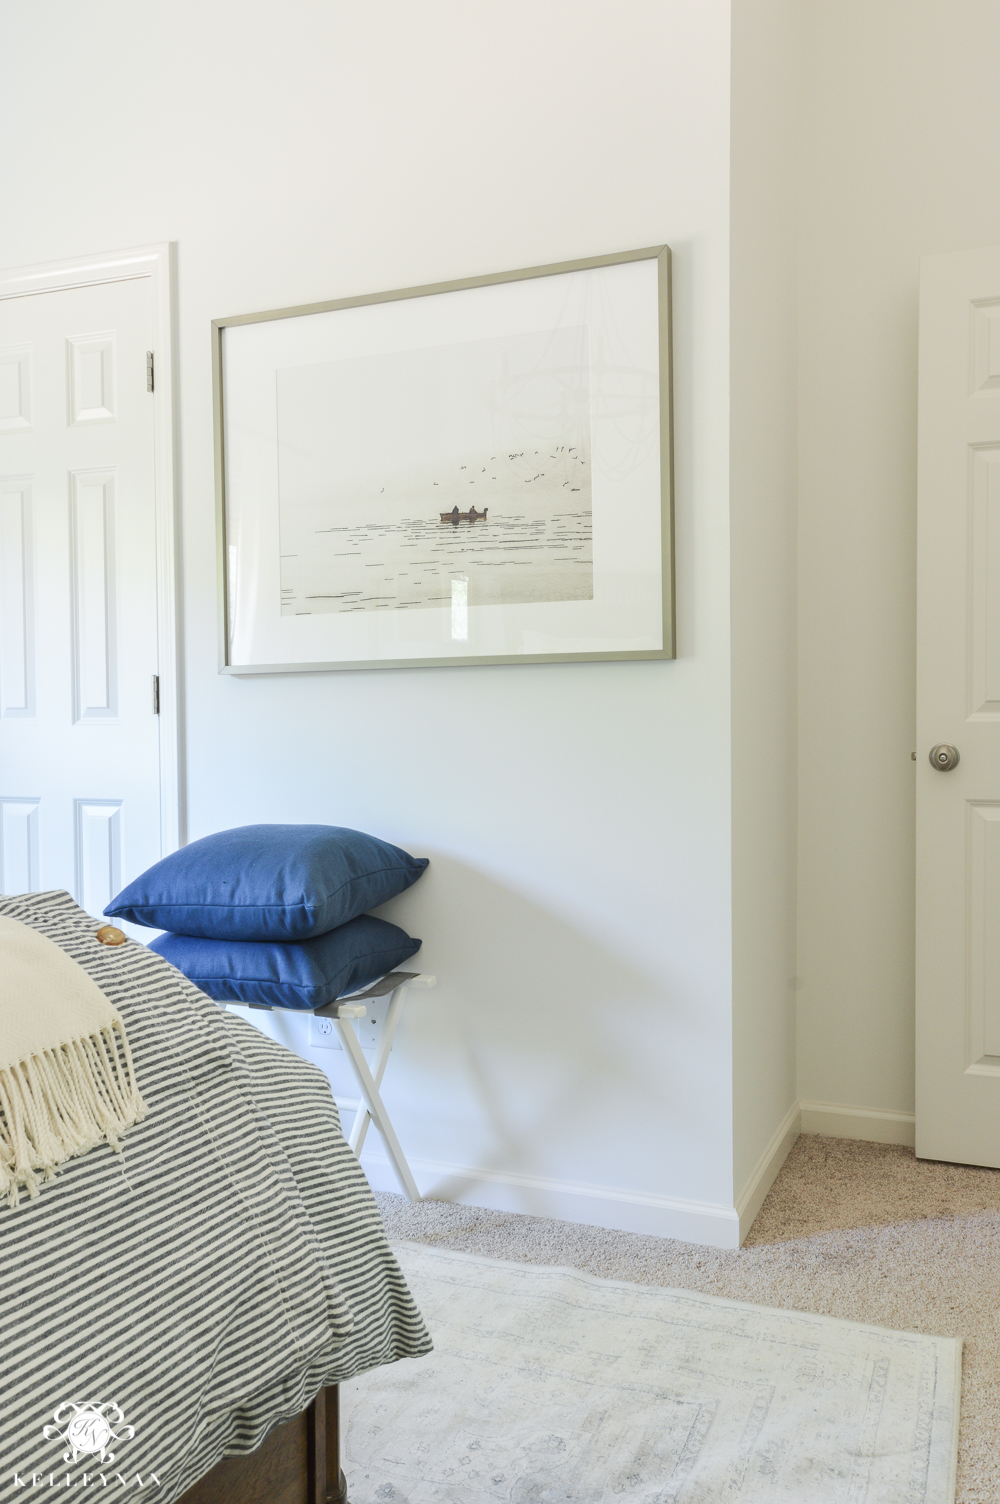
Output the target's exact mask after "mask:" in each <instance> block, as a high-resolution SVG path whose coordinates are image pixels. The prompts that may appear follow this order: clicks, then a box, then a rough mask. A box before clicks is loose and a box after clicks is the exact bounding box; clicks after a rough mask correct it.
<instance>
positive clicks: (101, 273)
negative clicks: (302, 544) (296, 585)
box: [0, 241, 184, 857]
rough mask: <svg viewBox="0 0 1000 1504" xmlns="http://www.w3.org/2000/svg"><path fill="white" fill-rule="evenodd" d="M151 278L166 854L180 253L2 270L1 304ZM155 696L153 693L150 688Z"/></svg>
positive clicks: (177, 832)
mask: <svg viewBox="0 0 1000 1504" xmlns="http://www.w3.org/2000/svg"><path fill="white" fill-rule="evenodd" d="M136 277H149V279H150V288H151V292H152V314H153V353H154V379H153V393H152V396H153V476H154V491H155V498H154V502H155V522H156V639H157V664H158V671H159V676H160V715H159V727H158V731H159V760H160V767H159V775H160V855H161V857H163V856H167V855H169V853H170V852H172V851H176V850H177V848H178V847H179V846H180V844H181V841H182V838H183V834H184V832H183V828H182V808H181V754H180V716H179V698H180V685H179V669H180V655H179V652H178V642H177V618H178V612H177V490H176V485H177V473H178V466H177V454H176V439H177V423H176V408H177V401H176V395H177V394H176V377H175V373H176V370H177V362H176V360H175V348H176V323H175V316H174V315H175V295H174V288H175V281H176V260H175V256H174V246H173V244H172V243H171V242H169V241H162V242H160V243H159V244H155V245H142V246H135V247H133V249H131V250H126V251H109V252H105V253H103V254H101V255H94V256H76V257H74V258H72V259H71V260H66V261H48V262H45V263H43V264H40V265H38V266H20V267H12V268H11V269H10V270H9V271H0V299H7V298H23V297H28V296H30V295H31V294H33V293H44V292H62V291H65V290H67V289H69V288H73V287H93V286H94V285H95V284H98V283H101V282H124V281H130V280H133V279H134V278H136ZM150 693H152V687H151V688H150Z"/></svg>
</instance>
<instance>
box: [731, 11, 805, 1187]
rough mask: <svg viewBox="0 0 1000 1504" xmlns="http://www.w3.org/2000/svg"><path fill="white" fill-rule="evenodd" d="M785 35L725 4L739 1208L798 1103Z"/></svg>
mask: <svg viewBox="0 0 1000 1504" xmlns="http://www.w3.org/2000/svg"><path fill="white" fill-rule="evenodd" d="M798 23H799V0H734V4H733V11H732V82H731V91H730V108H731V161H732V168H731V171H732V188H731V197H730V224H731V229H730V498H729V506H730V528H731V535H732V548H731V564H730V568H731V576H732V579H731V613H732V622H731V632H732V685H733V688H732V714H733V727H732V738H733V1192H734V1195H735V1197H736V1198H737V1200H739V1199H740V1198H741V1195H742V1194H743V1192H744V1190H745V1189H746V1187H747V1183H748V1180H749V1178H750V1176H751V1175H752V1173H753V1171H754V1168H755V1166H756V1165H757V1163H758V1160H759V1158H760V1156H761V1154H762V1153H763V1151H764V1150H765V1149H766V1148H767V1146H768V1143H769V1142H770V1140H771V1139H772V1136H773V1135H774V1133H775V1130H776V1129H777V1128H778V1127H779V1125H780V1124H781V1122H782V1120H783V1119H784V1118H785V1117H786V1115H787V1113H788V1112H789V1109H790V1108H791V1107H792V1105H793V1103H794V1102H795V1098H796V1088H795V994H794V990H793V981H794V975H795V784H796V775H795V734H796V728H795V608H796V595H795V573H796V565H795V536H796V516H795V507H796V474H795V461H796V399H795V361H796V340H795V315H796V303H795V289H796V173H797V140H798V131H797V109H798V61H799V57H798V54H799V25H798ZM751 1214H752V1208H751Z"/></svg>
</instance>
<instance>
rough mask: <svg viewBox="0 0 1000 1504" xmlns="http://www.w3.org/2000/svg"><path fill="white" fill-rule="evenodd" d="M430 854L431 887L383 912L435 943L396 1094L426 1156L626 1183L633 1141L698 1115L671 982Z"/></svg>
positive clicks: (427, 883)
mask: <svg viewBox="0 0 1000 1504" xmlns="http://www.w3.org/2000/svg"><path fill="white" fill-rule="evenodd" d="M430 855H431V865H430V867H429V868H428V870H427V872H426V874H425V875H424V877H423V878H422V879H421V880H420V882H419V883H418V884H417V885H416V886H415V887H413V888H411V889H409V891H408V892H407V893H405V894H402V895H400V897H399V898H396V899H393V900H392V901H391V902H390V903H388V904H385V905H383V906H382V907H381V908H380V909H378V910H377V911H376V912H377V913H378V914H379V915H380V917H382V918H386V919H390V920H392V921H393V922H394V923H397V924H401V925H402V926H403V927H404V928H405V929H407V930H409V932H410V933H412V934H417V935H420V936H421V937H422V938H423V942H424V944H423V948H422V949H421V950H420V951H419V952H418V954H417V955H416V956H415V957H414V958H413V960H412V961H411V962H410V963H408V965H409V966H411V967H412V968H414V969H419V970H420V971H423V972H432V973H434V974H436V976H437V978H438V986H437V988H436V989H435V990H434V991H432V992H430V993H426V994H421V995H420V1001H419V1002H415V1003H414V1004H413V1005H412V1007H411V1008H410V1009H409V1010H408V1016H407V1017H406V1019H405V1021H404V1026H403V1030H402V1031H401V1038H400V1046H401V1048H400V1054H401V1055H402V1057H403V1059H402V1060H400V1061H399V1062H398V1064H397V1061H396V1059H395V1058H394V1063H393V1064H394V1069H393V1070H392V1072H391V1074H392V1075H393V1077H394V1080H392V1082H391V1083H390V1082H389V1081H387V1087H388V1090H389V1092H390V1093H391V1094H392V1095H393V1096H394V1097H397V1099H398V1100H399V1106H400V1109H401V1112H402V1115H403V1117H408V1118H409V1119H410V1124H411V1127H410V1130H409V1132H408V1135H407V1138H408V1142H413V1144H414V1147H413V1152H414V1154H416V1155H417V1156H418V1157H419V1156H421V1155H422V1156H424V1157H426V1158H430V1159H437V1160H440V1161H442V1162H444V1163H451V1164H461V1165H474V1166H477V1167H480V1168H483V1169H500V1168H503V1169H504V1170H506V1171H514V1172H518V1173H523V1174H532V1173H534V1174H542V1175H552V1174H558V1175H565V1176H571V1177H574V1178H582V1179H583V1178H585V1179H587V1180H590V1181H592V1182H605V1183H614V1184H617V1183H620V1181H621V1160H622V1144H623V1138H624V1139H627V1138H630V1137H632V1136H633V1135H634V1136H635V1137H639V1136H641V1135H642V1134H643V1132H644V1125H646V1124H649V1123H650V1122H654V1121H656V1120H657V1119H660V1120H662V1118H663V1116H664V1112H665V1111H667V1112H668V1113H669V1115H670V1116H671V1117H675V1116H681V1115H682V1114H684V1113H685V1112H686V1111H688V1110H690V1108H692V1107H693V1103H691V1102H690V1100H689V1097H688V1092H689V1091H690V1081H689V1078H688V1077H687V1076H686V1075H685V1073H684V1072H683V1071H682V1069H681V1067H680V1064H679V1061H681V1060H682V1059H683V1055H684V1048H683V1046H684V1040H685V1036H686V1035H687V1034H688V1033H689V1026H688V1024H687V1022H686V1020H685V1018H684V1014H683V1010H682V1009H681V1008H680V1007H679V1006H678V1004H677V1003H676V1002H674V1001H672V999H671V994H672V991H673V989H672V987H671V981H670V977H669V976H668V975H663V974H659V975H657V974H652V973H651V972H648V971H644V970H643V969H642V968H641V967H640V966H639V965H637V964H635V962H634V961H633V960H631V959H630V958H628V957H626V956H625V955H624V954H623V953H622V952H621V951H617V950H611V949H610V948H609V947H608V946H607V945H606V944H602V943H601V941H600V940H599V939H598V938H597V937H596V936H595V935H593V934H587V933H586V930H585V929H584V928H582V927H581V926H579V925H575V924H573V923H571V922H569V921H568V920H567V919H565V918H563V917H561V916H560V915H559V914H558V913H556V912H555V911H554V910H552V909H551V908H546V907H544V906H543V905H542V904H540V903H539V902H538V901H537V899H535V898H534V897H531V896H528V895H526V894H523V893H519V892H516V891H514V890H512V889H511V888H508V887H504V886H503V885H502V884H501V883H500V882H498V881H496V880H495V879H494V878H492V877H490V876H488V875H487V874H486V873H484V872H482V871H479V870H477V869H475V868H472V867H469V866H466V865H464V864H463V863H460V862H458V861H455V860H454V859H453V858H451V857H450V856H447V855H443V854H434V853H433V852H431V853H430ZM678 1044H679V1045H680V1049H677V1048H676V1046H677V1045H678ZM404 1061H405V1064H404ZM665 1099H668V1100H669V1106H667V1107H665ZM429 1101H430V1102H433V1104H434V1106H433V1113H428V1112H427V1103H428V1102H429ZM689 1121H690V1119H689ZM414 1135H415V1136H416V1139H417V1140H419V1141H420V1142H419V1147H418V1145H417V1143H416V1142H414ZM584 1167H585V1168H584ZM461 1188H462V1187H461V1185H460V1184H459V1183H458V1182H457V1181H456V1183H455V1185H450V1184H443V1185H441V1186H439V1187H436V1188H435V1191H434V1194H435V1195H438V1196H443V1197H445V1198H447V1197H449V1196H451V1195H456V1196H457V1195H458V1194H459V1193H460V1191H461Z"/></svg>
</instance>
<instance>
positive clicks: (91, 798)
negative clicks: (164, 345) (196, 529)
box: [0, 277, 160, 914]
mask: <svg viewBox="0 0 1000 1504" xmlns="http://www.w3.org/2000/svg"><path fill="white" fill-rule="evenodd" d="M151 331H152V307H151V290H150V283H149V279H148V278H147V277H139V278H134V279H131V280H127V281H121V282H109V283H102V284H99V285H96V286H92V287H83V288H74V289H70V290H65V291H58V292H48V293H41V294H36V295H32V296H26V297H19V298H11V299H8V300H5V301H3V302H2V303H0V591H2V595H0V801H2V803H0V809H2V813H3V828H2V860H3V872H2V880H3V888H4V890H5V891H7V892H17V891H21V890H23V889H25V888H33V889H39V888H66V889H68V890H69V891H70V892H71V893H72V894H73V895H74V897H75V898H76V899H77V901H78V902H79V903H81V904H82V905H83V906H84V907H85V908H86V909H87V910H88V912H90V913H94V914H99V913H100V911H101V909H102V908H103V906H104V904H105V903H106V902H107V901H108V898H109V897H111V896H112V894H113V893H114V892H115V891H117V889H118V888H120V887H121V886H122V884H123V883H124V882H126V881H128V880H129V879H130V878H131V877H133V876H135V875H136V874H137V873H139V872H141V871H142V870H143V869H144V868H146V867H148V866H150V865H151V864H152V863H153V862H155V861H156V860H157V859H158V857H159V856H160V783H159V750H158V728H157V717H156V715H155V714H154V707H153V695H152V682H153V680H152V676H153V675H154V674H155V673H157V611H156V605H157V577H156V531H155V497H154V465H153V398H152V396H151V395H150V393H149V392H147V390H146V351H147V350H148V349H150V348H151V345H152V336H151Z"/></svg>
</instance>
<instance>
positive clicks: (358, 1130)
mask: <svg viewBox="0 0 1000 1504" xmlns="http://www.w3.org/2000/svg"><path fill="white" fill-rule="evenodd" d="M436 983H437V977H432V976H428V975H427V974H426V973H422V972H419V971H391V972H389V974H388V976H384V977H383V978H382V979H381V981H379V982H374V983H373V984H372V986H371V987H366V988H365V990H364V991H363V992H355V993H352V994H351V995H350V996H348V997H339V998H337V999H335V1001H334V1002H332V1003H327V1004H326V1005H325V1006H324V1007H322V1008H313V1009H311V1010H310V1014H311V1016H312V1017H313V1018H332V1019H333V1021H334V1023H335V1025H336V1027H337V1031H338V1033H339V1034H340V1042H341V1044H342V1046H343V1049H344V1053H345V1055H346V1056H347V1058H348V1060H349V1061H350V1063H351V1069H352V1070H353V1071H354V1076H355V1079H356V1081H357V1083H358V1088H359V1090H360V1092H361V1096H360V1098H358V1099H354V1098H346V1097H341V1098H339V1099H338V1105H339V1106H341V1107H346V1108H347V1109H348V1110H350V1109H351V1108H352V1107H353V1108H355V1109H356V1112H355V1117H354V1126H353V1127H352V1129H351V1136H350V1138H349V1140H348V1142H349V1143H350V1146H351V1148H352V1150H353V1151H354V1153H355V1154H356V1155H358V1157H359V1158H360V1155H361V1150H362V1148H363V1147H364V1142H365V1135H366V1134H367V1132H368V1124H369V1123H374V1124H375V1127H376V1128H377V1129H378V1131H379V1133H381V1135H382V1138H383V1140H384V1141H385V1147H386V1150H387V1152H388V1155H389V1158H390V1160H391V1161H392V1166H393V1169H394V1170H395V1171H396V1174H397V1175H398V1176H399V1179H400V1183H401V1184H402V1187H403V1189H404V1191H405V1192H406V1194H407V1196H409V1198H410V1200H411V1201H421V1200H423V1197H422V1196H421V1194H420V1192H419V1191H418V1190H417V1183H416V1181H415V1180H414V1178H413V1175H412V1173H411V1171H410V1167H409V1165H408V1164H407V1163H406V1156H405V1155H404V1153H403V1151H402V1149H401V1147H400V1143H399V1139H398V1138H397V1137H396V1130H395V1129H394V1128H393V1126H392V1122H391V1120H390V1118H389V1114H388V1113H387V1112H386V1110H385V1103H384V1102H383V1101H382V1098H381V1096H380V1094H379V1087H380V1086H381V1085H382V1077H383V1076H384V1075H385V1067H386V1062H387V1061H388V1059H389V1051H390V1050H391V1049H392V1042H393V1040H394V1038H395V1037H396V1030H397V1028H398V1027H399V1020H400V1018H401V1017H402V1013H403V1004H404V1002H405V1000H406V993H407V991H408V989H410V988H414V989H417V990H419V991H426V990H427V989H428V988H430V987H433V986H435V985H436ZM377 997H388V998H389V1006H388V1008H387V1010H386V1015H385V1018H384V1019H383V1021H382V1027H381V1029H380V1030H379V1033H378V1039H377V1042H376V1046H375V1058H374V1060H373V1062H372V1068H371V1070H369V1068H368V1061H367V1060H366V1059H365V1056H364V1051H363V1049H362V1047H361V1043H360V1041H359V1039H358V1036H357V1034H356V1033H355V1032H354V1024H355V1021H356V1020H357V1019H359V1018H364V1017H366V1015H367V1013H368V1009H367V1007H366V1000H367V1001H370V1000H371V999H373V998H377ZM230 1001H232V1002H238V1001H239V1000H238V999H236V998H232V999H230ZM223 1006H225V1005H223ZM243 1006H244V1007H245V1006H247V1005H246V1004H243ZM249 1006H250V1007H251V1008H259V1009H265V1010H266V1011H267V1012H271V1011H272V1006H271V1005H269V1004H267V1003H250V1004H249ZM280 1011H282V1012H286V1011H287V1012H298V1013H301V1012H302V1010H301V1009H287V1010H286V1009H281V1010H280Z"/></svg>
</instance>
